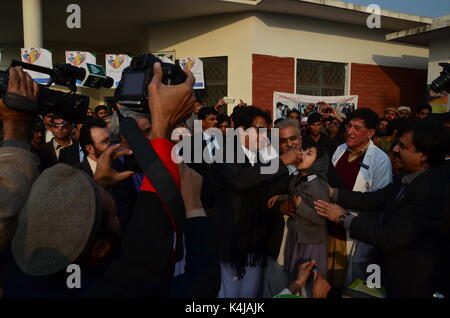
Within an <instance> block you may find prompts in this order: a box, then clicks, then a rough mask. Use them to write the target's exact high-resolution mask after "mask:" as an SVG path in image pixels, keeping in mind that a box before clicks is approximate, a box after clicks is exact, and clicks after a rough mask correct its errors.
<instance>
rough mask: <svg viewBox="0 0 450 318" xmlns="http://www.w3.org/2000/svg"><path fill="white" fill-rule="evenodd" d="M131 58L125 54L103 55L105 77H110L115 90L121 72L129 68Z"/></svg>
mask: <svg viewBox="0 0 450 318" xmlns="http://www.w3.org/2000/svg"><path fill="white" fill-rule="evenodd" d="M130 63H131V57H130V56H129V55H126V54H106V55H105V65H106V76H109V77H112V79H113V80H114V85H113V87H112V88H115V87H117V86H118V85H119V82H120V78H121V77H122V72H123V70H124V69H125V68H127V67H128V66H130Z"/></svg>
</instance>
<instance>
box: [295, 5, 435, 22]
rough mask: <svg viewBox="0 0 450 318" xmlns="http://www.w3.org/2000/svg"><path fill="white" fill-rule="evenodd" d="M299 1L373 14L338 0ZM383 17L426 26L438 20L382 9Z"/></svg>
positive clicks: (365, 7) (360, 6)
mask: <svg viewBox="0 0 450 318" xmlns="http://www.w3.org/2000/svg"><path fill="white" fill-rule="evenodd" d="M297 1H298V2H306V3H312V4H318V5H325V6H329V7H335V8H340V9H346V10H351V11H358V12H363V13H367V14H371V10H370V9H369V7H367V6H362V5H358V4H353V3H348V2H342V1H336V0H297ZM381 16H382V17H386V18H392V19H399V20H406V21H412V22H418V23H425V24H432V23H435V22H436V19H434V18H429V17H424V16H420V15H414V14H409V13H403V12H397V11H391V10H385V9H381Z"/></svg>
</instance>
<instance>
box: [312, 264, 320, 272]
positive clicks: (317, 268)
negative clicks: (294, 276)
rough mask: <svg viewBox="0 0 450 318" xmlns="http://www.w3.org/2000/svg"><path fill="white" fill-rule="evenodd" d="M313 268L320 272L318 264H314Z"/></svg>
mask: <svg viewBox="0 0 450 318" xmlns="http://www.w3.org/2000/svg"><path fill="white" fill-rule="evenodd" d="M312 270H313V271H315V272H316V273H318V272H319V266H317V264H314V265H313V268H312Z"/></svg>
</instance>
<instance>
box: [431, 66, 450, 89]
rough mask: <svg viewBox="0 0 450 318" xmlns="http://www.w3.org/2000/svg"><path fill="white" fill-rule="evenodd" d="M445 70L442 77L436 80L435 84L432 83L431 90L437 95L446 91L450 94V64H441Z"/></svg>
mask: <svg viewBox="0 0 450 318" xmlns="http://www.w3.org/2000/svg"><path fill="white" fill-rule="evenodd" d="M439 66H442V67H443V68H444V69H443V70H442V72H441V75H440V76H439V77H438V78H436V79H435V80H434V81H433V83H431V89H432V90H433V91H435V92H436V93H440V92H442V91H446V92H448V93H450V64H449V63H439Z"/></svg>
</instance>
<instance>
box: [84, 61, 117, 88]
mask: <svg viewBox="0 0 450 318" xmlns="http://www.w3.org/2000/svg"><path fill="white" fill-rule="evenodd" d="M82 85H83V86H85V87H91V88H100V87H105V88H111V87H112V86H113V85H114V80H113V79H112V78H111V77H109V76H106V73H105V68H104V67H103V66H101V65H96V64H90V63H86V75H85V77H84V79H83V80H82Z"/></svg>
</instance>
